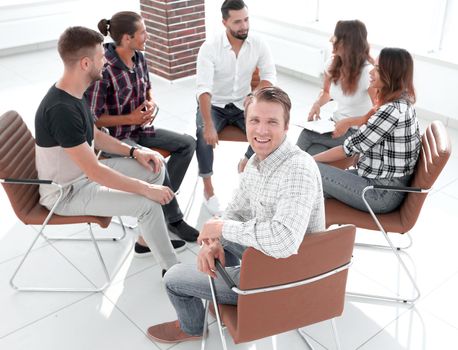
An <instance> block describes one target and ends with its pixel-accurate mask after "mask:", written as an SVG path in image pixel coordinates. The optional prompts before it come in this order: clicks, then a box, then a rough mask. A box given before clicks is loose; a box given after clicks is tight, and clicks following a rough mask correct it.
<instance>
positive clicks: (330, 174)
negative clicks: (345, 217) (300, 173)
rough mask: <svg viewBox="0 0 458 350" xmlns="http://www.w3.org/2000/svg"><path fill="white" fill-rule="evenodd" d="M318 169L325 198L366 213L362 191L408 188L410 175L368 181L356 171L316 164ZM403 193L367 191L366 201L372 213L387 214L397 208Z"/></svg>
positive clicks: (403, 195) (402, 198)
mask: <svg viewBox="0 0 458 350" xmlns="http://www.w3.org/2000/svg"><path fill="white" fill-rule="evenodd" d="M317 164H318V168H319V169H320V173H321V179H322V183H323V192H324V197H325V198H335V199H337V200H338V201H340V202H343V203H345V204H347V205H348V206H350V207H352V208H355V209H359V210H362V211H365V212H367V211H368V210H367V207H366V205H365V204H364V202H363V200H362V197H361V195H362V193H363V189H364V188H365V187H366V186H371V185H391V186H408V185H409V183H410V177H411V176H410V175H409V176H404V177H397V178H392V179H369V178H366V177H362V176H359V175H358V174H357V170H356V169H351V170H342V169H338V168H335V167H333V166H331V165H327V164H323V163H317ZM405 195H406V193H405V192H394V191H380V190H376V191H368V192H367V193H366V197H365V198H366V200H367V202H368V203H369V205H370V206H371V208H372V210H373V211H374V213H376V214H377V213H380V214H382V213H389V212H391V211H393V210H395V209H396V208H398V207H399V206H400V205H401V203H402V202H403V200H404V197H405Z"/></svg>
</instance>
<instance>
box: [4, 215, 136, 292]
mask: <svg viewBox="0 0 458 350" xmlns="http://www.w3.org/2000/svg"><path fill="white" fill-rule="evenodd" d="M53 209H54V208H53ZM53 209H52V210H51V211H50V213H49V215H48V217H47V218H46V220H45V222H44V223H43V225H42V226H41V228H40V230H39V231H38V233H37V235H36V237H35V238H34V240H33V241H32V244H31V245H30V247H29V248H28V249H27V251H26V253H25V254H24V256H23V258H22V259H21V261H20V263H19V265H18V267H17V268H16V270H15V271H14V273H13V275H12V276H11V279H10V285H11V287H13V288H14V289H16V290H18V291H30V292H101V291H103V290H105V289H106V288H107V287H108V286H109V285H110V284H111V282H112V278H111V277H110V274H109V273H108V269H107V267H106V264H105V261H104V259H103V257H102V254H101V252H100V249H99V246H98V244H97V240H96V239H95V237H94V234H93V232H92V227H91V225H90V224H88V225H89V234H90V238H89V239H85V240H91V241H92V242H93V244H94V247H95V250H96V254H97V257H98V259H99V262H100V264H101V266H102V269H103V271H104V275H105V278H106V282H105V283H104V284H103V285H101V286H99V287H97V286H96V285H95V284H94V283H93V282H92V281H90V280H89V279H88V278H87V277H86V276H85V275H84V274H83V273H82V272H81V271H80V270H79V269H78V267H77V266H76V265H75V264H74V263H72V262H71V261H70V260H69V259H68V258H67V257H66V256H65V255H64V254H63V253H62V252H61V251H60V250H58V249H57V248H56V247H55V246H54V244H53V243H52V241H53V240H54V239H49V238H47V237H46V236H45V235H44V234H43V231H44V229H45V227H46V224H47V223H48V221H49V219H50V217H51V216H52V214H53V212H54V210H53ZM40 236H42V237H43V238H44V239H45V241H46V242H47V243H48V244H49V246H51V247H52V248H53V249H54V250H55V251H56V252H57V253H58V254H59V255H60V256H61V257H62V258H63V259H65V261H67V262H68V263H69V264H70V265H71V266H72V267H73V268H74V269H75V270H76V271H78V272H79V273H80V274H81V276H82V277H83V278H84V279H86V280H87V281H88V282H89V283H90V284H92V285H93V286H94V287H93V288H48V287H46V288H45V287H41V288H39V287H22V286H19V285H17V284H16V283H15V282H14V281H15V278H16V276H17V274H18V273H19V271H20V269H21V268H22V266H23V264H24V262H25V260H26V259H27V257H28V256H29V254H30V253H31V251H32V249H33V247H34V246H35V244H36V242H37V240H38V237H40ZM125 236H126V231H125V229H124V228H123V235H122V236H121V239H122V238H124V237H125ZM59 240H65V239H59ZM132 246H133V242H132V243H131V247H130V248H129V249H128V250H127V253H125V254H124V257H123V259H122V260H121V261H120V263H119V264H118V267H117V268H116V269H115V271H114V272H113V276H115V275H116V274H117V273H118V271H119V269H120V268H121V266H122V265H123V264H124V262H125V261H126V259H127V257H128V256H129V255H130V252H131V251H132Z"/></svg>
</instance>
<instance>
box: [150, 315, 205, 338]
mask: <svg viewBox="0 0 458 350" xmlns="http://www.w3.org/2000/svg"><path fill="white" fill-rule="evenodd" d="M147 335H148V338H149V339H151V340H153V341H156V342H159V343H179V342H182V341H189V340H201V339H202V336H195V335H189V334H187V333H185V332H183V331H182V330H181V328H180V323H179V322H178V320H176V321H172V322H165V323H161V324H157V325H155V326H151V327H149V328H148V330H147Z"/></svg>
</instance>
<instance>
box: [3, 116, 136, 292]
mask: <svg viewBox="0 0 458 350" xmlns="http://www.w3.org/2000/svg"><path fill="white" fill-rule="evenodd" d="M0 183H2V185H3V188H4V189H5V192H6V194H7V196H8V198H9V200H10V203H11V206H12V207H13V210H14V212H15V214H16V215H17V217H18V219H19V220H21V221H22V222H23V223H24V224H25V225H40V226H41V227H40V229H39V230H38V233H37V234H36V236H35V238H34V239H33V241H32V244H31V245H30V247H29V248H28V250H27V251H26V253H25V254H24V256H23V258H22V260H21V262H20V263H19V266H18V267H17V269H16V270H15V272H14V273H13V275H12V277H11V279H10V284H11V286H12V287H13V288H15V289H17V290H21V291H62V292H94V291H95V292H99V291H102V290H104V289H106V288H107V287H108V286H109V285H110V283H111V281H112V278H111V276H110V273H109V272H108V269H107V267H106V265H105V261H104V259H103V257H102V254H101V253H100V249H99V246H98V244H97V241H100V240H106V241H119V240H122V239H123V238H125V237H126V231H125V229H124V227H123V234H122V235H121V236H120V237H103V238H97V239H96V238H95V237H94V234H93V232H92V227H91V224H98V225H99V226H100V227H102V228H107V227H108V225H109V224H110V221H111V217H100V216H61V215H57V214H55V213H54V210H55V208H56V207H57V205H58V202H59V200H60V197H59V200H58V201H57V202H56V204H55V205H54V207H53V208H52V209H51V210H48V209H47V208H45V207H43V206H42V205H41V204H40V203H39V197H40V195H39V192H38V186H39V185H48V186H57V187H58V188H59V189H60V191H61V194H62V187H61V186H60V185H59V184H56V183H54V182H52V181H50V180H38V175H37V170H36V167H35V140H34V138H33V136H32V134H31V133H30V131H29V130H28V128H27V125H26V124H25V123H24V121H23V120H22V118H21V116H20V115H19V114H18V113H17V112H15V111H9V112H6V113H5V114H3V115H2V116H1V117H0ZM79 223H87V224H88V228H89V234H90V238H75V237H58V238H48V237H47V236H46V235H45V233H44V229H45V227H46V226H47V225H68V224H79ZM39 237H42V238H44V239H45V240H46V242H47V243H48V244H49V245H50V246H51V247H53V248H54V249H55V250H56V251H57V253H59V254H60V255H61V256H62V257H63V258H64V259H65V260H66V261H67V262H69V264H70V265H72V266H73V267H75V266H74V265H73V263H72V262H70V260H69V259H68V258H67V257H66V256H65V255H63V254H62V253H61V252H60V251H59V250H58V249H57V248H55V247H54V245H53V241H55V240H67V241H71V240H85V241H92V243H93V244H94V248H95V251H96V253H97V257H98V260H99V262H100V264H101V267H102V269H103V272H104V275H105V278H106V281H105V283H103V284H102V285H100V286H94V287H90V288H73V287H72V288H60V287H59V288H54V287H53V288H49V287H23V286H18V285H16V284H15V282H14V280H15V278H16V276H17V274H18V272H19V271H20V269H21V267H22V266H23V264H24V262H25V260H26V259H27V258H28V256H29V254H30V252H31V251H32V249H33V247H34V246H35V244H36V242H37V240H38V238H39ZM130 251H131V249H129V250H128V251H127V254H125V255H124V258H123V260H122V261H124V260H125V259H126V258H127V256H128V253H130ZM118 266H119V267H120V266H121V264H118ZM75 269H76V270H77V271H78V272H80V271H79V270H78V269H77V268H76V267H75ZM116 272H117V271H115V272H113V273H112V275H113V276H114V275H115V273H116ZM80 273H81V272H80ZM83 277H84V275H83Z"/></svg>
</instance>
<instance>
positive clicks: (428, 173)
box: [325, 121, 451, 233]
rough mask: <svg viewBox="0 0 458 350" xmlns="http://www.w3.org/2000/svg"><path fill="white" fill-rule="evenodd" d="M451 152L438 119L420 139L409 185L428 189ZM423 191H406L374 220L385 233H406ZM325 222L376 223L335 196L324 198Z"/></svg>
mask: <svg viewBox="0 0 458 350" xmlns="http://www.w3.org/2000/svg"><path fill="white" fill-rule="evenodd" d="M450 153H451V144H450V138H449V136H448V134H447V130H446V129H445V127H444V125H443V124H442V123H441V122H440V121H434V122H432V123H431V124H430V125H429V126H428V127H427V128H426V130H425V132H424V134H423V136H422V139H421V150H420V156H419V159H418V162H417V165H416V167H415V171H414V175H413V178H412V181H411V186H412V187H421V188H423V189H429V188H431V187H432V186H433V185H434V182H435V181H436V179H437V177H438V176H439V175H440V173H441V171H442V169H443V168H444V166H445V164H446V163H447V161H448V159H449V157H450ZM426 196H427V193H423V194H422V193H408V194H407V195H406V198H405V200H404V202H403V203H402V204H401V206H400V207H399V208H398V209H397V210H394V211H392V212H390V213H386V214H377V219H378V220H379V221H380V223H381V224H382V226H383V228H384V229H385V230H386V231H387V232H396V233H405V232H408V231H409V230H410V229H412V227H413V226H414V225H415V223H416V222H417V219H418V216H419V215H420V211H421V208H422V207H423V203H424V201H425V199H426ZM325 205H326V208H325V209H326V225H327V226H330V225H332V224H354V225H356V226H357V227H360V228H365V229H369V230H378V229H379V228H378V226H377V225H376V224H375V222H374V220H373V219H372V217H371V216H370V214H369V213H367V212H363V211H360V210H357V209H354V208H351V207H349V206H348V205H346V204H344V203H342V202H339V201H337V200H335V199H327V200H326V202H325Z"/></svg>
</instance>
